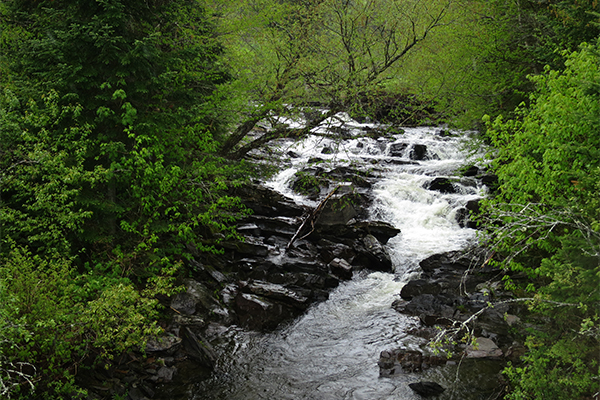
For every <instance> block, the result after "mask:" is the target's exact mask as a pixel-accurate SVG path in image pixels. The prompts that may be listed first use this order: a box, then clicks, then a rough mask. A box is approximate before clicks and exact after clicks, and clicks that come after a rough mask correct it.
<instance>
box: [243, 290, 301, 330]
mask: <svg viewBox="0 0 600 400" xmlns="http://www.w3.org/2000/svg"><path fill="white" fill-rule="evenodd" d="M234 310H235V312H236V315H237V317H238V319H239V323H240V324H241V325H242V326H245V327H247V328H249V329H253V330H258V331H268V330H272V329H275V328H276V327H277V325H279V323H281V322H282V321H284V320H286V319H289V318H293V317H295V316H296V315H298V312H297V310H296V309H294V308H293V307H289V306H285V305H283V304H281V303H278V302H275V301H271V300H268V299H266V298H265V297H262V296H257V295H255V294H251V293H242V292H238V294H237V296H236V297H235V303H234Z"/></svg>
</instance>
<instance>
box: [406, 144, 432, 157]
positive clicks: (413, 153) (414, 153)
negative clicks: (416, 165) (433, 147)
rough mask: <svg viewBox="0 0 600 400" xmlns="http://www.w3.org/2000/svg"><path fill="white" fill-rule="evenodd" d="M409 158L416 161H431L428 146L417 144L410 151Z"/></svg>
mask: <svg viewBox="0 0 600 400" xmlns="http://www.w3.org/2000/svg"><path fill="white" fill-rule="evenodd" d="M409 158H410V159H411V160H414V161H421V160H427V159H429V157H428V154H427V146H425V145H424V144H415V145H414V146H413V147H412V149H411V150H410V153H409Z"/></svg>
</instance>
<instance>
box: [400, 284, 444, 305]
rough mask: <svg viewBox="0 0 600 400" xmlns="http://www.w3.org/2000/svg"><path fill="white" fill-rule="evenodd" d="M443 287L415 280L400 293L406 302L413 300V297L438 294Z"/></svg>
mask: <svg viewBox="0 0 600 400" xmlns="http://www.w3.org/2000/svg"><path fill="white" fill-rule="evenodd" d="M440 291H441V287H440V285H439V284H437V283H431V282H428V281H426V280H425V279H415V280H412V281H409V282H408V283H407V284H406V285H404V287H403V288H402V290H401V291H400V297H402V298H403V299H404V300H412V298H413V297H415V296H419V295H421V294H438V293H439V292H440Z"/></svg>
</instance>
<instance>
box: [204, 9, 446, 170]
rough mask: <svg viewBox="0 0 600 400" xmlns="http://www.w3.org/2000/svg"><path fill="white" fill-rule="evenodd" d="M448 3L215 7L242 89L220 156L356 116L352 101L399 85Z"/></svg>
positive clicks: (235, 155) (440, 21)
mask: <svg viewBox="0 0 600 400" xmlns="http://www.w3.org/2000/svg"><path fill="white" fill-rule="evenodd" d="M450 4H451V2H448V1H443V0H442V1H434V2H412V1H406V0H386V1H373V0H369V1H340V0H311V1H302V2H296V1H288V2H277V1H270V0H263V1H259V2H256V1H252V2H247V1H241V0H240V1H236V2H232V3H231V4H230V5H229V7H225V6H223V4H222V3H221V2H214V6H213V10H215V13H216V14H217V15H219V23H220V30H221V32H222V35H223V37H224V40H225V41H226V43H227V48H228V49H229V51H228V53H227V56H228V57H229V59H230V62H231V64H232V65H234V66H236V67H237V66H239V68H237V69H236V71H237V74H238V75H237V78H238V79H237V80H236V81H235V83H234V84H235V85H239V84H240V83H245V84H246V86H245V87H242V88H240V87H239V86H237V87H236V90H244V91H245V92H246V93H247V94H248V96H247V97H246V98H245V99H243V100H245V101H241V102H240V103H238V104H239V110H240V114H241V115H243V116H244V119H243V120H241V121H240V122H239V124H238V127H237V129H236V130H235V131H234V132H233V133H232V134H231V135H229V136H228V137H227V138H226V140H224V142H223V145H222V146H221V153H222V154H224V155H228V156H229V157H232V158H239V157H242V156H243V155H245V154H246V153H247V152H248V151H250V150H252V149H254V148H256V147H258V146H261V145H263V144H264V143H266V142H267V141H269V140H273V139H275V138H278V137H283V136H288V137H301V136H302V135H304V134H306V133H307V132H308V131H310V130H311V129H312V128H314V127H316V126H318V125H319V124H321V123H323V122H324V121H325V120H327V119H328V118H330V117H331V116H333V115H334V114H336V113H338V112H340V111H351V110H353V109H354V110H355V111H359V110H356V108H357V107H360V104H358V102H357V99H359V98H361V97H367V98H369V97H371V96H374V95H377V94H378V93H379V92H380V91H381V90H383V89H385V86H386V84H387V83H388V82H390V81H392V80H394V79H396V75H397V74H398V68H399V67H400V65H401V63H402V60H404V59H405V57H407V55H408V54H409V53H411V52H413V51H415V49H416V48H417V47H418V46H419V45H420V44H421V42H423V41H424V40H425V39H426V38H427V37H428V35H430V34H431V32H433V31H434V30H436V29H439V28H440V27H441V26H442V25H443V23H444V22H445V20H446V14H447V12H448V9H449V7H450ZM311 104H320V105H321V106H323V107H325V108H327V109H328V112H320V111H319V110H318V109H317V110H312V111H313V112H312V113H310V112H309V114H311V115H310V117H309V122H308V124H307V127H305V128H298V129H295V128H289V127H287V126H284V125H283V124H281V123H280V122H279V121H277V120H272V121H271V125H272V126H273V129H271V130H269V131H268V132H266V133H265V134H263V135H260V136H258V137H256V138H249V136H248V133H249V132H250V131H251V130H252V129H253V128H254V127H255V126H256V124H257V123H258V122H259V121H262V120H264V119H268V118H269V117H270V116H273V115H278V116H292V117H294V116H298V115H299V114H300V112H302V111H309V110H310V109H312V108H311V107H310V106H311Z"/></svg>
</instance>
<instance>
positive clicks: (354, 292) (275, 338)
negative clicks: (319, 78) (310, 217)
mask: <svg viewBox="0 0 600 400" xmlns="http://www.w3.org/2000/svg"><path fill="white" fill-rule="evenodd" d="M366 126H367V125H361V124H358V123H356V122H355V121H351V120H349V119H347V118H346V120H345V129H349V130H350V132H352V133H358V132H363V133H364V128H365V127H366ZM395 142H396V143H400V142H402V143H407V144H408V145H407V146H406V149H405V153H404V154H401V155H399V156H398V155H397V154H396V157H395V158H397V159H399V161H406V162H397V163H388V164H386V167H385V171H384V172H383V174H382V175H381V176H382V177H381V179H379V180H378V182H377V183H376V185H375V187H374V193H375V196H376V201H375V206H374V207H373V209H372V210H371V213H372V218H373V219H377V220H383V221H386V222H389V223H391V224H392V225H394V226H396V227H398V228H400V229H401V234H399V235H398V236H396V237H395V238H393V239H391V240H390V241H389V242H388V244H387V247H388V251H389V252H390V254H391V256H392V260H393V263H394V269H395V274H387V273H381V272H375V273H367V272H362V273H356V274H355V276H354V278H353V279H352V280H351V281H347V282H345V283H343V284H341V285H340V286H339V287H338V288H336V289H335V290H334V291H333V292H332V293H331V295H330V298H329V300H327V301H326V302H323V303H320V304H317V305H315V306H313V307H311V308H310V309H309V310H308V311H307V312H306V313H305V314H304V315H303V316H301V317H299V318H298V319H297V320H295V321H293V322H292V323H290V324H289V325H287V326H285V327H283V328H281V329H279V330H278V331H276V332H274V333H270V334H258V333H252V332H245V331H243V330H241V329H230V330H229V331H227V332H224V333H223V334H222V336H223V343H222V346H223V349H225V352H224V353H226V354H227V356H226V357H222V358H221V360H220V361H219V364H218V365H217V367H216V373H215V374H213V377H212V378H210V379H208V380H205V381H203V382H199V383H197V384H196V385H194V386H193V387H192V388H191V389H190V392H189V393H188V396H189V398H191V399H196V400H201V399H228V400H234V399H244V400H252V399H273V400H276V399H405V400H410V399H419V398H420V397H419V396H418V395H416V394H415V393H414V392H413V391H412V390H411V389H410V388H409V387H408V383H411V382H416V381H419V380H435V381H437V382H439V383H441V384H442V385H443V386H445V387H446V388H451V390H447V391H446V393H444V394H443V395H442V396H441V397H440V398H446V399H451V398H454V399H479V398H485V397H481V394H478V393H479V392H477V391H474V390H473V389H472V387H473V385H475V386H479V387H481V385H482V383H481V379H480V378H479V375H480V374H481V373H484V371H485V370H486V369H487V368H488V365H487V364H486V362H484V361H479V362H478V364H477V365H475V366H473V365H471V366H467V365H466V366H464V368H465V371H467V375H466V377H465V378H461V380H460V382H457V381H455V374H456V368H457V367H456V366H452V365H449V366H445V367H439V368H436V369H431V370H428V371H425V372H423V373H421V374H401V375H398V376H392V377H380V376H379V368H378V366H377V360H378V358H379V353H380V352H381V351H382V350H385V349H392V348H399V347H402V348H407V349H418V348H419V347H420V346H421V347H422V346H424V341H423V339H419V338H416V337H412V336H410V335H408V334H407V331H408V330H410V328H411V327H414V326H415V325H416V323H417V322H416V320H415V319H414V318H412V317H407V316H404V315H401V314H399V313H397V312H396V311H394V310H393V309H392V308H391V307H390V306H391V304H392V302H393V301H394V300H395V299H397V296H398V294H399V292H400V289H401V288H402V286H403V285H404V284H405V283H406V281H407V280H408V277H410V276H414V275H415V274H416V273H418V270H417V268H418V263H419V261H421V260H423V259H424V258H426V257H428V256H430V255H432V254H435V253H441V252H446V251H450V250H458V249H461V248H463V247H465V246H466V245H468V244H469V242H470V241H472V240H473V239H474V237H475V231H474V230H472V229H467V228H460V227H459V225H458V223H457V222H456V212H457V210H458V209H459V208H460V207H462V206H464V204H465V203H466V202H467V201H468V200H471V199H476V198H480V197H482V196H483V195H484V194H485V188H484V187H479V186H477V184H476V181H475V180H474V179H473V180H469V179H468V178H461V181H460V182H457V183H456V184H455V187H456V188H457V193H452V194H443V193H440V192H438V191H433V190H427V189H425V188H424V185H425V184H426V183H427V182H429V181H431V180H433V179H434V178H435V177H450V176H453V174H454V172H455V171H456V170H457V169H458V168H460V167H461V166H463V165H464V164H465V162H466V161H465V158H466V151H465V150H464V147H465V146H464V144H465V138H464V136H459V135H456V136H443V135H440V134H438V133H436V130H435V129H433V128H407V129H406V131H405V133H403V134H398V135H395V136H394V138H393V139H391V140H387V141H384V140H376V139H371V138H367V137H357V136H356V137H355V138H353V139H348V140H344V141H342V142H333V141H331V140H330V139H327V138H323V137H321V136H312V137H310V138H308V139H306V140H305V141H303V142H302V143H297V144H292V143H291V142H289V143H287V142H283V143H280V144H279V145H280V146H289V148H288V149H286V151H288V150H289V151H293V152H294V157H293V158H290V161H289V168H287V169H285V170H283V171H282V172H281V173H280V174H278V175H277V176H276V177H275V178H274V179H273V180H272V181H270V182H268V185H269V186H271V187H272V188H275V189H276V190H278V191H280V192H282V193H283V194H285V195H288V196H290V197H293V198H294V199H295V200H296V201H299V202H305V203H308V204H314V203H311V202H310V201H309V200H307V199H305V198H303V197H301V196H298V195H295V194H293V193H292V192H291V189H290V188H289V180H290V177H291V176H292V175H293V174H294V173H295V172H296V171H297V170H298V169H300V168H301V167H302V166H305V165H306V163H307V161H308V159H309V158H311V157H314V156H315V155H318V156H319V157H320V158H322V159H324V160H326V161H329V162H332V163H335V164H336V165H353V166H354V167H356V166H357V165H359V166H360V168H362V169H364V170H368V169H369V168H371V166H372V165H375V162H374V161H373V160H377V161H381V160H383V159H389V158H390V151H391V150H390V146H392V144H393V143H395ZM414 144H419V145H425V146H427V154H428V157H427V158H428V159H426V160H420V161H418V162H413V163H410V162H409V161H410V160H409V157H410V151H411V149H412V148H413V145H414ZM325 147H327V148H331V149H334V151H332V152H329V151H327V152H326V153H329V154H324V153H322V149H323V148H325ZM380 164H381V163H380ZM469 368H470V372H469ZM490 368H492V369H493V367H490ZM461 373H462V372H461Z"/></svg>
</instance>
